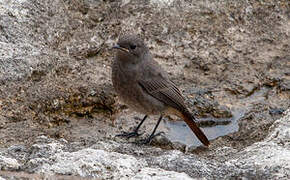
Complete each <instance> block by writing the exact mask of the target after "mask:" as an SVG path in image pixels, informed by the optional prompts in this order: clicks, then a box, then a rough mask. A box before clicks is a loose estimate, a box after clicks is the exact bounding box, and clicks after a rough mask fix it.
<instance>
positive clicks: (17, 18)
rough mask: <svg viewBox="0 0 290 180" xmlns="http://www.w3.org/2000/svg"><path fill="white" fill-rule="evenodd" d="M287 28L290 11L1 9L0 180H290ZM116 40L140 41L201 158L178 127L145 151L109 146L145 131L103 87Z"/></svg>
mask: <svg viewBox="0 0 290 180" xmlns="http://www.w3.org/2000/svg"><path fill="white" fill-rule="evenodd" d="M289 18H290V3H289V1H288V0H280V1H277V0H269V1H263V0H260V1H256V0H249V1H229V0H222V1H218V0H213V1H209V0H206V1H204V0H196V1H192V2H190V1H185V0H175V1H174V0H167V1H166V0H163V1H162V0H151V1H147V0H146V1H145V0H141V1H140V0H122V1H113V0H111V1H93V0H71V1H64V0H45V1H36V0H22V1H16V0H13V1H10V0H3V1H1V2H0V57H1V58H0V84H1V86H0V169H1V170H2V171H1V172H0V179H1V177H2V179H33V178H34V179H90V178H97V179H194V178H206V179H238V178H240V177H245V178H247V179H289V178H290V173H289V172H290V158H289V157H290V150H289V149H290V141H289V139H290V112H289V110H287V109H289V107H290V101H289V99H290V91H289V90H290V61H289V60H290V47H289V44H290V38H289V32H290V20H289ZM123 33H138V34H141V35H142V37H143V38H144V39H145V41H146V42H147V44H148V46H149V47H150V50H151V52H152V54H153V55H154V57H155V59H156V60H157V61H158V62H159V63H160V64H161V65H162V66H163V67H164V68H165V69H166V70H167V71H168V72H169V74H170V76H171V79H172V80H173V81H174V82H175V83H176V84H177V85H178V86H179V87H180V89H181V90H182V92H183V94H184V95H185V97H186V103H187V105H188V107H189V108H190V109H191V110H192V112H193V113H195V115H196V117H197V118H198V119H199V120H200V122H199V124H200V126H201V127H203V129H204V130H205V132H206V133H207V135H208V136H209V137H211V138H210V139H211V146H210V147H209V148H203V147H200V146H198V144H187V143H186V142H188V140H189V141H190V140H191V138H192V137H190V138H189V139H188V138H187V139H186V140H184V141H173V140H172V139H171V138H170V133H172V131H173V130H174V128H173V126H170V122H176V123H178V122H179V119H177V118H176V117H168V118H166V121H165V122H164V123H163V124H162V127H160V129H159V130H160V131H164V132H165V134H164V135H162V136H160V137H158V138H156V139H155V140H154V141H153V142H152V143H151V144H150V145H147V146H145V145H144V146H139V145H136V144H134V143H132V142H133V141H135V140H136V139H130V140H126V139H120V138H117V137H115V135H116V134H118V133H120V132H122V131H127V130H129V129H132V128H133V127H134V126H136V125H137V124H138V122H139V121H140V120H141V119H142V115H140V114H138V113H135V112H132V111H130V110H129V109H128V108H127V107H126V106H124V105H122V104H121V103H120V102H119V101H118V98H117V96H116V94H115V92H114V90H113V88H112V83H111V80H110V79H111V73H110V72H111V67H110V66H111V63H112V60H113V56H114V52H113V51H112V49H111V47H112V45H113V44H114V43H115V42H116V40H117V38H118V36H119V35H120V34H123ZM156 118H157V117H150V120H148V122H146V123H145V125H144V127H142V129H141V131H142V132H145V134H144V135H143V136H142V137H140V138H144V137H145V136H146V135H148V134H149V133H150V132H151V130H152V128H153V127H154V125H155V123H156ZM168 124H169V125H168ZM228 124H232V125H233V126H231V127H236V128H232V129H231V131H225V128H226V127H227V126H226V125H228ZM223 125H224V126H223ZM177 127H178V128H180V127H182V124H181V125H179V126H177ZM217 131H221V132H222V133H221V134H218V133H217ZM215 133H217V134H218V135H215ZM175 136H182V134H178V131H177V135H175ZM217 136H219V137H217Z"/></svg>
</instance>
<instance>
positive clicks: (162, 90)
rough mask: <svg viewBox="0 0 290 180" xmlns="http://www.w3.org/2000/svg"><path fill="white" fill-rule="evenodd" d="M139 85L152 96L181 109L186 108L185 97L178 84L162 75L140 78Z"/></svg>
mask: <svg viewBox="0 0 290 180" xmlns="http://www.w3.org/2000/svg"><path fill="white" fill-rule="evenodd" d="M138 83H139V85H140V86H141V87H142V88H143V90H145V92H147V93H148V94H150V95H151V96H153V97H154V98H156V99H158V100H159V101H161V102H163V103H164V104H166V105H168V106H171V107H173V108H175V109H177V110H179V111H181V112H182V111H184V110H186V106H185V104H184V98H183V96H182V94H181V92H180V91H179V89H178V88H177V87H176V85H175V84H174V83H173V82H172V81H170V80H167V79H165V78H163V77H162V76H156V77H154V78H152V79H150V80H139V82H138Z"/></svg>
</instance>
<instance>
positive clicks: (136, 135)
mask: <svg viewBox="0 0 290 180" xmlns="http://www.w3.org/2000/svg"><path fill="white" fill-rule="evenodd" d="M142 134H143V133H142ZM142 134H139V133H138V132H137V131H133V132H122V133H121V134H117V135H116V136H117V137H125V138H127V139H130V138H132V137H138V136H141V135H142Z"/></svg>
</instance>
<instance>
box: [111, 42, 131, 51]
mask: <svg viewBox="0 0 290 180" xmlns="http://www.w3.org/2000/svg"><path fill="white" fill-rule="evenodd" d="M113 49H120V50H122V51H125V52H127V53H128V52H129V50H128V49H126V48H123V47H121V46H119V45H118V44H116V45H115V46H113Z"/></svg>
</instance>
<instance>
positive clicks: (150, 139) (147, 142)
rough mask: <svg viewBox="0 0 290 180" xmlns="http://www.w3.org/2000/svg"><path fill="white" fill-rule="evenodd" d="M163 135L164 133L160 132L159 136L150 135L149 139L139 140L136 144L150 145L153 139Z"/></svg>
mask: <svg viewBox="0 0 290 180" xmlns="http://www.w3.org/2000/svg"><path fill="white" fill-rule="evenodd" d="M161 134H164V132H159V133H157V134H153V135H150V136H149V137H148V138H146V139H142V140H139V141H137V142H135V143H136V144H139V145H144V144H150V143H151V141H152V140H153V138H155V137H156V136H160V135H161Z"/></svg>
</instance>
